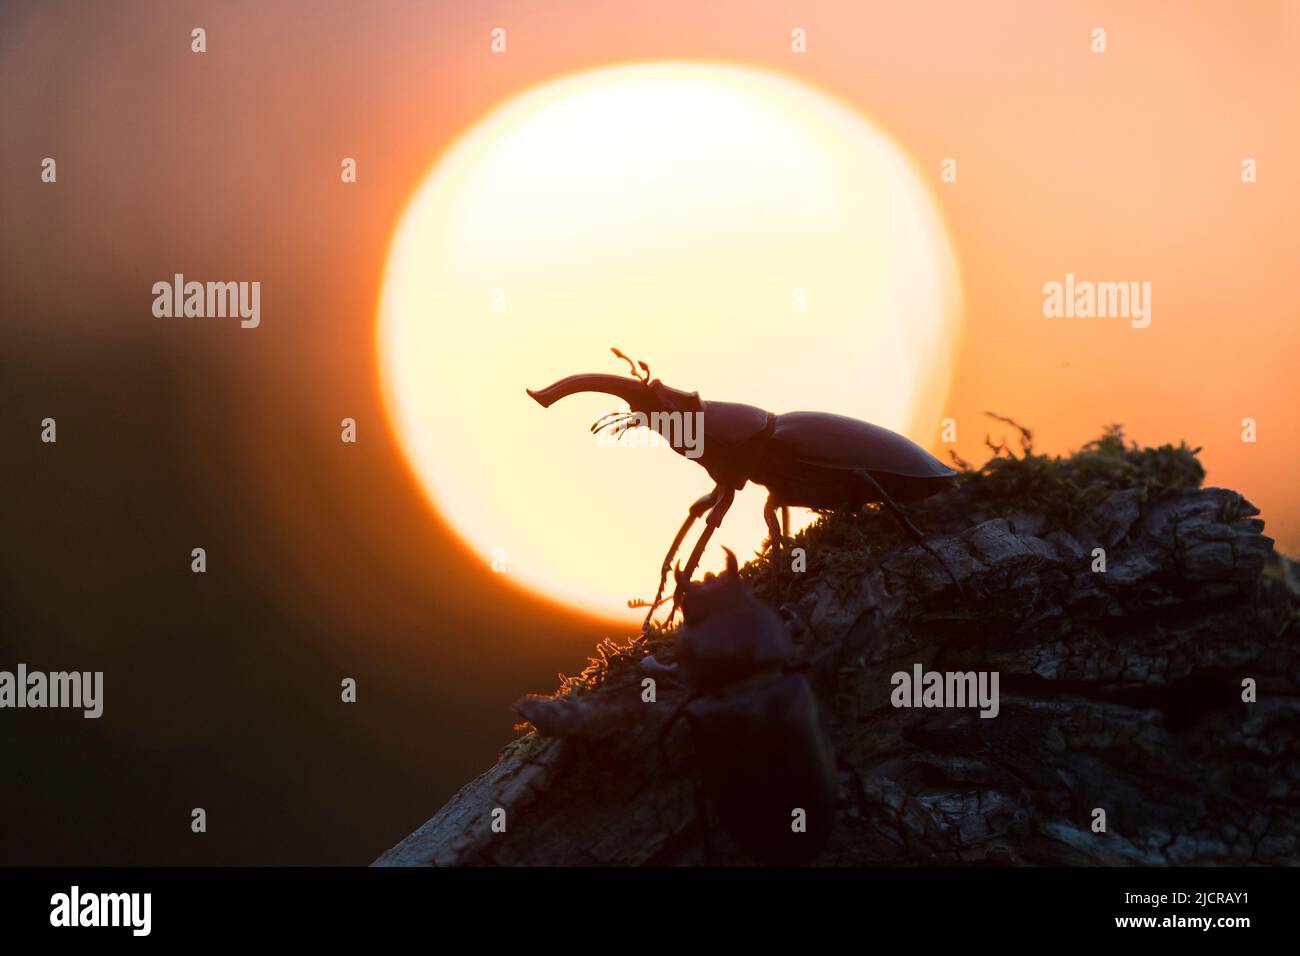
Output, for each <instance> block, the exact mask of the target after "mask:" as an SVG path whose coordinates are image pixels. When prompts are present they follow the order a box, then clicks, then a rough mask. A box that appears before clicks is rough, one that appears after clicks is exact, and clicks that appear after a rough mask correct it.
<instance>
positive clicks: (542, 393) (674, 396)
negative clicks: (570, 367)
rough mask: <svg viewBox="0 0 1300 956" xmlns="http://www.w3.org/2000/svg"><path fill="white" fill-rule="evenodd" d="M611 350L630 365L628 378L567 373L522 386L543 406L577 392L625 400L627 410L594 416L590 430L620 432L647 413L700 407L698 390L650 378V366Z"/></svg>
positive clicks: (645, 421)
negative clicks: (536, 386) (538, 385)
mask: <svg viewBox="0 0 1300 956" xmlns="http://www.w3.org/2000/svg"><path fill="white" fill-rule="evenodd" d="M611 351H612V352H613V353H614V354H615V355H617V356H618V357H619V358H621V359H623V360H624V361H625V362H627V363H628V365H629V366H631V368H632V377H631V378H626V377H624V376H622V375H606V374H603V373H599V372H592V373H587V374H582V375H570V376H569V377H568V378H562V379H560V380H559V381H558V382H556V383H554V384H553V385H548V386H547V387H546V388H541V389H537V390H535V391H534V390H533V389H531V388H530V389H526V391H527V392H528V395H529V397H530V398H532V399H533V401H535V402H537V404H539V405H541V406H542V407H543V408H550V407H551V406H552V405H554V404H555V403H556V402H558V401H559V400H560V399H562V398H567V397H568V396H570V395H576V394H578V393H579V392H602V393H604V394H606V395H614V396H616V397H618V398H621V399H623V401H625V402H627V405H628V411H627V412H615V413H612V414H609V415H606V416H604V417H602V418H600V419H598V420H597V421H596V422H595V424H593V425H592V426H591V430H592V431H593V432H595V431H601V430H603V429H605V428H609V427H610V426H614V427H615V432H616V433H621V432H622V431H625V430H626V429H628V428H635V427H638V426H641V425H646V424H648V420H649V416H651V415H654V414H657V413H663V412H698V411H699V410H700V409H701V408H703V403H702V402H701V401H700V395H699V392H684V391H682V390H681V389H678V388H672V387H671V386H668V385H665V384H664V383H663V382H661V381H659V379H657V378H656V379H651V378H650V367H649V366H648V365H646V363H645V362H633V361H632V360H631V359H630V358H628V357H627V356H626V355H624V354H623V353H622V352H620V351H619V350H618V349H611Z"/></svg>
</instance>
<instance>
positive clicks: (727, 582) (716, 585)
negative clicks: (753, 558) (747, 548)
mask: <svg viewBox="0 0 1300 956" xmlns="http://www.w3.org/2000/svg"><path fill="white" fill-rule="evenodd" d="M722 550H723V551H726V552H727V567H726V569H725V570H724V571H723V572H722V573H721V574H717V575H715V574H711V573H710V574H706V575H704V580H703V581H688V580H686V575H685V574H683V573H682V568H681V563H680V562H678V564H677V567H675V568H673V578H674V580H675V582H676V585H677V590H676V593H677V594H678V595H679V597H678V601H679V603H680V604H681V607H682V617H683V618H685V619H686V622H687V623H688V624H689V623H691V622H692V621H693V622H695V623H699V622H700V621H702V620H704V619H705V618H707V617H709V616H710V615H711V614H713V613H714V612H715V611H717V610H719V609H722V608H727V607H734V606H735V605H736V604H737V603H739V602H741V601H744V600H747V599H748V595H749V592H748V591H747V590H746V589H745V585H744V583H743V582H742V581H741V580H740V566H739V564H738V563H737V561H736V555H735V554H734V553H733V552H732V550H731V549H730V548H726V547H724V548H723V549H722Z"/></svg>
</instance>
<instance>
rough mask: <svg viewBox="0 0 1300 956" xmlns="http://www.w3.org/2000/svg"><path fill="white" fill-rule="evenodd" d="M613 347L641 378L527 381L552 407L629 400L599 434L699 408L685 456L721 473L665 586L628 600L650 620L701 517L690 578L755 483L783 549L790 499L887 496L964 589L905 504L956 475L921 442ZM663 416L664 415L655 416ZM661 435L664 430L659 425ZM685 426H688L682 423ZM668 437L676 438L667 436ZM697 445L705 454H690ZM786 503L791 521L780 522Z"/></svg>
mask: <svg viewBox="0 0 1300 956" xmlns="http://www.w3.org/2000/svg"><path fill="white" fill-rule="evenodd" d="M611 351H612V352H613V353H614V354H615V355H616V356H618V357H619V358H620V359H622V360H624V361H625V362H627V363H628V365H629V366H631V368H632V377H630V378H628V377H625V376H622V375H609V374H603V373H588V374H579V375H571V376H569V377H568V378H562V379H560V380H559V381H558V382H555V383H554V384H553V385H550V386H548V387H546V388H542V389H537V390H533V389H526V391H527V393H528V395H529V396H530V397H531V398H532V399H533V400H534V401H536V402H537V403H538V404H539V405H541V406H542V407H543V408H549V407H550V406H551V405H553V404H555V403H556V402H558V401H559V400H560V399H562V398H565V397H567V396H569V395H574V394H577V393H579V392H601V393H604V394H607V395H613V396H616V397H617V398H621V399H622V400H623V401H625V402H627V404H628V411H627V412H620V413H613V414H610V415H605V416H603V417H601V418H600V419H598V420H597V421H596V422H595V423H593V424H592V426H591V430H592V431H593V432H600V431H602V430H604V429H606V428H612V429H613V432H612V433H613V434H615V435H617V434H621V433H622V432H623V431H626V430H627V429H628V428H635V427H643V426H649V425H650V424H651V423H652V422H654V421H659V422H663V421H664V420H665V416H669V417H670V416H673V415H677V416H685V415H695V416H699V418H698V419H696V420H697V421H702V424H703V429H702V433H701V436H702V443H701V445H700V446H699V447H696V448H687V447H685V445H684V444H683V443H682V442H680V441H678V442H671V441H670V444H671V445H672V447H673V450H674V451H676V452H677V453H678V454H681V455H683V456H687V457H690V458H692V460H694V461H696V463H698V464H699V465H701V466H703V468H704V469H705V471H707V472H708V473H709V476H710V477H711V478H712V479H713V481H714V488H713V490H712V491H710V492H709V493H708V494H707V495H704V496H703V497H702V498H700V499H699V500H698V501H696V502H695V503H694V504H692V505H691V507H690V509H689V511H688V513H687V516H686V520H685V521H684V522H683V523H682V526H681V528H680V529H679V530H678V532H677V535H676V537H674V538H673V541H672V545H671V546H670V547H669V549H668V554H667V556H666V557H665V558H664V561H663V564H662V565H661V567H660V569H659V587H658V589H657V590H656V591H655V596H654V599H653V600H652V601H629V602H628V606H629V607H649V609H650V610H649V612H648V613H647V614H646V619H645V625H644V627H645V628H649V626H650V621H651V619H652V618H653V617H654V613H655V610H656V608H658V607H659V605H660V604H662V603H664V600H662V598H663V591H664V583H665V582H666V580H667V578H668V572H669V571H670V570H672V567H673V559H674V558H675V557H676V555H677V552H678V550H679V549H680V548H681V545H682V541H683V540H684V539H685V537H686V535H687V533H688V532H689V531H690V529H691V527H692V526H693V525H694V524H695V522H696V521H697V520H699V519H700V518H701V517H704V516H705V515H707V517H706V518H705V527H704V531H703V532H702V533H701V534H700V537H699V540H698V541H697V542H696V544H695V548H694V550H693V551H692V552H691V555H690V558H689V560H688V561H687V563H686V569H685V572H684V574H685V580H686V581H690V579H691V575H692V574H693V573H694V572H695V569H696V568H697V567H698V566H699V563H700V558H701V556H702V555H703V554H704V548H705V546H706V545H707V544H708V542H709V538H710V537H711V536H712V535H713V532H714V531H715V530H716V529H717V527H718V526H719V525H720V524H721V523H722V519H723V518H724V517H725V516H726V514H727V509H729V508H730V507H731V503H732V501H733V500H734V498H735V495H736V492H737V491H739V490H740V489H742V488H744V487H745V485H746V484H747V483H748V482H751V481H752V482H754V483H755V484H758V485H762V486H763V487H765V488H767V489H768V498H767V503H766V504H765V505H764V508H763V517H764V520H765V521H766V522H767V528H768V533H769V535H770V537H769V542H768V544H769V547H772V548H775V549H778V550H779V549H780V547H781V544H782V541H783V534H782V529H783V528H784V532H785V533H786V534H788V533H789V530H790V512H789V509H790V507H791V506H792V505H793V506H797V507H804V508H817V509H824V510H849V511H857V510H859V509H860V508H862V506H863V505H865V504H867V503H870V502H880V503H882V504H883V505H884V506H885V507H886V508H887V509H888V510H889V512H890V513H891V514H892V515H893V516H894V518H895V519H896V520H897V521H898V523H899V524H900V525H901V526H902V527H903V528H904V529H905V530H906V531H907V533H908V534H909V535H911V537H912V538H913V539H914V540H915V541H916V542H917V543H919V544H920V545H921V546H922V547H924V548H925V549H926V550H927V551H929V553H930V554H931V555H932V556H933V557H934V558H935V560H937V561H939V563H940V564H941V565H942V566H943V568H944V570H945V571H946V572H947V573H948V576H949V577H950V578H952V580H953V583H954V584H955V585H956V586H957V588H958V590H959V591H960V588H961V585H960V583H959V582H958V581H957V579H956V578H955V577H954V576H953V575H952V572H951V570H949V568H948V566H947V565H946V564H944V562H943V560H942V559H941V558H939V556H938V555H937V554H935V552H934V550H933V549H932V548H931V547H930V546H929V545H928V544H927V543H926V541H925V536H924V535H923V534H922V533H921V531H920V530H919V529H918V528H917V527H916V526H915V525H914V524H912V522H911V521H910V520H909V519H908V517H907V515H906V513H905V512H904V511H903V509H902V507H900V502H903V503H906V502H911V501H917V500H919V499H922V498H927V497H929V496H930V495H932V494H934V493H936V492H938V491H941V490H943V489H944V488H946V487H948V486H949V485H950V484H951V482H950V479H951V478H952V477H953V476H954V475H956V474H957V472H956V471H954V470H953V469H951V468H949V467H948V466H947V465H945V464H944V463H943V462H941V461H939V459H937V458H935V457H934V456H933V455H931V454H930V453H929V452H927V451H926V450H925V449H923V448H921V447H920V446H919V445H917V444H916V443H914V442H912V441H910V440H909V439H907V438H904V437H903V436H902V435H899V434H897V433H895V432H892V431H890V430H889V429H887V428H881V427H880V426H879V425H872V424H870V423H869V422H864V421H860V420H858V419H856V418H849V417H847V416H844V415H835V414H832V413H830V412H786V413H785V414H782V415H775V414H773V413H772V412H769V411H765V410H764V409H761V408H757V407H755V406H753V405H742V404H739V403H736V402H718V401H704V400H702V399H701V398H700V395H699V392H686V391H682V390H681V389H677V388H672V387H670V386H668V385H665V384H664V383H663V382H661V381H659V380H658V379H653V380H652V379H651V378H650V368H649V366H648V365H646V363H645V362H636V363H634V362H633V361H632V360H631V359H630V358H628V357H627V356H626V355H624V354H623V353H622V352H620V351H619V350H618V349H611ZM656 416H657V418H656ZM660 434H662V431H661V432H660ZM678 434H679V435H680V434H682V433H681V432H680V431H679V432H678ZM665 437H667V436H665ZM689 452H696V453H697V455H698V457H697V456H696V455H688V453H689ZM778 509H780V510H781V514H782V524H781V525H778V523H777V517H776V515H777V510H778ZM680 598H681V587H680V586H678V587H677V588H676V589H674V592H673V596H672V600H673V605H672V608H671V610H670V611H669V614H668V621H669V623H671V621H672V619H673V615H674V614H675V613H676V611H677V608H678V606H679V604H680Z"/></svg>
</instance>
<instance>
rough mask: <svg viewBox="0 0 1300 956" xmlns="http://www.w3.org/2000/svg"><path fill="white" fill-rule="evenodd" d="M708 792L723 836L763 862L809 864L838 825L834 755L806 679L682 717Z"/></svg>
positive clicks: (702, 703)
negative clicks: (732, 840)
mask: <svg viewBox="0 0 1300 956" xmlns="http://www.w3.org/2000/svg"><path fill="white" fill-rule="evenodd" d="M686 715H687V720H688V722H689V723H690V726H691V733H692V737H693V740H694V743H695V747H696V749H697V751H698V752H699V755H700V757H701V760H700V763H701V766H702V771H703V774H704V785H705V790H706V792H707V793H708V795H709V797H710V799H711V801H712V804H713V806H714V809H715V810H716V812H717V814H718V817H719V819H720V820H721V822H722V825H723V827H724V828H725V829H726V831H727V833H729V834H730V835H731V837H732V838H733V839H734V840H735V841H736V843H737V844H739V845H740V847H741V849H743V850H744V851H745V852H746V853H748V854H749V855H750V856H752V857H753V858H754V859H756V860H758V861H760V862H763V863H775V864H795V863H806V862H808V861H810V860H812V859H813V858H814V857H816V856H817V854H818V853H820V852H821V849H822V847H823V846H825V844H826V840H827V838H828V837H829V836H830V832H831V827H832V825H833V824H834V822H835V797H836V784H835V757H834V754H833V753H832V751H831V748H830V745H829V744H828V743H827V741H826V739H825V735H824V734H823V732H822V727H821V721H820V717H819V714H818V708H817V698H816V696H815V695H814V693H813V690H812V686H811V685H810V684H809V683H808V679H807V678H806V677H804V675H803V674H798V673H796V674H787V675H784V676H783V677H780V678H778V679H776V680H773V681H771V682H770V683H768V684H765V685H763V686H761V687H757V688H754V689H752V690H747V691H745V692H743V693H737V694H732V695H728V696H721V697H703V698H700V699H699V700H696V701H694V702H692V703H691V705H690V706H689V707H688V708H687V711H686Z"/></svg>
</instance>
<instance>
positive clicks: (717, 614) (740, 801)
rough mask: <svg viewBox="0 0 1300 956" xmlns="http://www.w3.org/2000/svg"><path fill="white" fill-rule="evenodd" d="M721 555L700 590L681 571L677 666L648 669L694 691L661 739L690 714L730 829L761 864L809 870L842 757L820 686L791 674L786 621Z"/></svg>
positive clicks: (711, 789) (825, 833)
mask: <svg viewBox="0 0 1300 956" xmlns="http://www.w3.org/2000/svg"><path fill="white" fill-rule="evenodd" d="M723 550H724V551H726V552H727V568H726V571H724V572H723V573H722V574H721V575H718V576H716V577H715V576H714V575H712V574H709V575H706V576H705V578H704V580H703V581H702V582H695V583H693V582H691V581H690V580H688V579H687V578H686V577H685V576H684V574H683V573H682V571H681V570H680V568H679V569H677V571H676V575H677V590H678V593H679V594H680V596H681V600H680V605H681V609H682V617H683V620H684V625H683V627H682V630H681V633H680V635H679V636H678V638H677V641H676V643H675V645H674V649H675V652H676V656H677V663H676V664H674V665H671V666H669V667H665V666H664V665H662V664H660V663H659V662H658V661H656V660H655V659H654V658H653V657H647V658H645V659H644V661H643V662H642V668H643V670H645V671H647V672H650V673H658V674H662V675H672V676H673V677H675V678H676V679H678V680H680V681H681V682H682V683H683V684H684V685H685V686H686V688H687V690H688V691H689V694H688V696H687V698H686V700H685V702H684V703H683V704H682V705H681V706H679V707H678V708H677V709H676V710H675V711H674V713H673V714H672V715H671V716H670V717H669V718H668V720H667V721H666V722H665V724H664V730H663V733H662V735H661V738H660V739H661V740H662V738H663V736H666V735H667V734H668V732H669V730H671V729H672V727H673V725H674V724H675V723H676V721H677V719H678V718H679V717H681V716H683V715H684V716H685V717H686V722H687V724H688V725H689V726H690V729H691V740H692V742H693V744H694V747H695V752H696V757H697V760H698V763H699V765H700V771H701V773H702V775H703V778H704V794H705V795H707V796H708V798H709V801H710V802H711V803H712V804H713V806H714V808H715V809H716V810H717V813H718V818H719V820H720V821H721V823H722V825H723V828H724V829H726V831H727V832H728V833H729V834H730V835H731V836H732V838H733V839H735V841H736V843H737V844H738V845H739V846H740V847H741V849H743V850H744V851H745V852H746V853H748V854H749V855H750V856H752V857H754V858H755V859H756V860H759V861H761V862H763V863H777V864H795V863H805V862H808V861H809V860H811V859H813V858H814V857H815V856H816V855H817V854H818V853H819V852H821V849H822V847H823V846H824V845H825V844H826V840H827V838H828V837H829V836H830V832H831V827H832V825H833V823H834V819H835V801H836V780H835V770H836V759H835V756H834V752H833V750H832V748H831V745H830V743H829V742H828V741H827V739H826V735H825V733H824V732H823V729H822V725H821V719H820V715H819V713H818V707H817V698H816V695H815V694H814V693H813V689H812V685H811V684H810V683H809V682H808V678H807V677H806V676H805V675H804V674H803V673H802V672H801V671H799V670H790V669H789V665H790V662H791V658H792V657H793V656H794V652H795V645H794V641H793V640H791V638H790V634H789V632H788V631H787V629H786V625H785V622H784V621H782V620H781V617H780V616H779V615H778V614H777V612H776V611H775V610H774V609H773V608H772V607H771V605H768V604H764V603H763V602H761V601H759V600H757V599H756V598H755V597H754V596H753V595H752V594H750V592H749V589H748V588H746V587H745V585H744V583H743V582H742V581H741V580H740V575H739V569H738V567H737V565H736V556H735V555H734V554H733V553H732V552H731V551H730V550H728V549H726V548H724V549H723ZM799 814H802V818H801V819H800V820H799V822H800V823H801V824H802V827H801V828H797V827H796V818H797V817H798V816H799ZM706 815H707V810H706V809H704V808H701V818H702V819H704V820H705V821H707V816H706ZM706 826H707V822H706ZM706 832H707V830H706Z"/></svg>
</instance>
